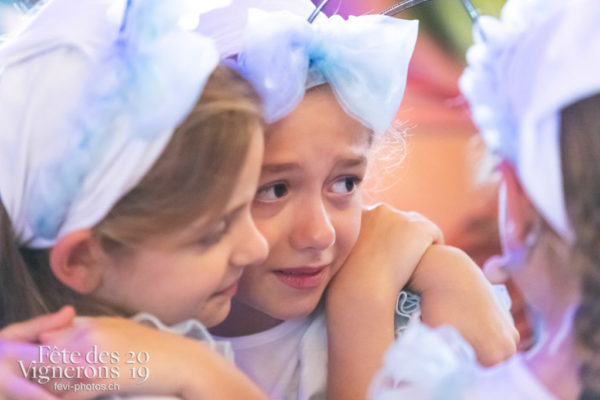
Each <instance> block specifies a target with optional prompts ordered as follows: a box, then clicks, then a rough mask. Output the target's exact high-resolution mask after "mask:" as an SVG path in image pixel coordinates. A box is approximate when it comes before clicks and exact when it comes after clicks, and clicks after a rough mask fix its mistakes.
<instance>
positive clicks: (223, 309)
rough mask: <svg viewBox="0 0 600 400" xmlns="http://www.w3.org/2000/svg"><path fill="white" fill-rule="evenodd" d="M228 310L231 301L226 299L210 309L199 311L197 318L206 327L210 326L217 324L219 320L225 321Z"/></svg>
mask: <svg viewBox="0 0 600 400" xmlns="http://www.w3.org/2000/svg"><path fill="white" fill-rule="evenodd" d="M230 310H231V301H228V302H226V303H224V304H222V305H220V306H219V307H218V308H215V309H211V310H209V312H205V313H201V314H200V315H199V316H198V317H197V319H198V320H199V321H200V322H202V324H203V325H204V326H206V327H207V328H212V327H213V326H216V325H219V324H220V323H221V322H223V321H225V318H227V315H228V314H229V311H230Z"/></svg>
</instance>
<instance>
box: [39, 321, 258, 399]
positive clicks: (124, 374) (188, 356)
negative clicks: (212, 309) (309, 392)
mask: <svg viewBox="0 0 600 400" xmlns="http://www.w3.org/2000/svg"><path fill="white" fill-rule="evenodd" d="M42 339H43V341H44V343H45V344H49V345H52V346H54V345H56V346H58V348H59V349H62V348H66V349H68V350H70V351H79V352H80V353H81V354H86V353H87V352H89V351H90V350H91V349H92V348H93V346H97V349H98V351H97V352H98V353H100V352H102V351H106V352H108V353H113V354H115V352H116V353H118V357H119V362H118V363H117V364H109V365H108V366H109V367H110V366H116V367H118V368H119V372H120V373H119V376H118V377H117V378H116V379H108V380H107V379H101V380H98V381H93V380H90V381H89V382H88V381H87V380H86V381H85V382H83V383H108V381H110V383H118V385H119V388H118V391H115V392H110V393H113V394H116V393H127V394H128V395H134V394H135V395H154V396H176V397H179V398H182V399H184V400H188V399H193V400H196V399H215V400H219V399H223V400H229V399H249V400H250V399H261V400H262V399H266V395H264V394H263V393H262V392H261V391H260V389H259V388H258V387H257V386H256V385H255V384H254V383H252V381H251V380H250V379H249V378H248V377H247V376H246V375H244V373H242V372H241V371H240V370H239V369H237V368H236V367H235V365H233V364H232V363H231V362H229V361H227V360H226V359H225V358H223V357H222V356H220V355H219V354H217V353H216V352H215V351H213V350H212V349H210V348H209V347H208V346H207V345H206V344H205V343H203V342H201V341H197V340H193V339H189V338H186V337H182V336H178V335H174V334H171V333H168V332H163V331H160V330H157V329H152V328H149V327H146V326H143V325H140V324H138V323H136V322H133V321H131V320H128V319H124V318H114V317H95V318H78V319H77V320H76V321H75V327H74V328H72V329H67V330H63V331H58V332H53V333H49V334H46V335H43V337H42ZM129 352H133V353H134V354H139V353H142V352H144V353H147V354H148V356H149V357H148V362H147V363H146V362H144V363H143V365H138V364H135V365H133V366H135V367H140V366H143V367H146V368H147V369H144V370H143V374H141V375H143V376H147V379H145V380H143V379H141V378H140V375H137V376H136V379H131V377H130V369H131V368H132V364H128V361H131V357H129V356H127V354H128V353H129ZM142 359H144V360H145V356H144V357H142ZM142 381H143V382H142ZM79 382H81V381H79ZM107 394H109V392H97V393H94V392H84V393H71V394H70V395H69V396H67V398H69V399H87V398H94V397H95V396H98V395H107Z"/></svg>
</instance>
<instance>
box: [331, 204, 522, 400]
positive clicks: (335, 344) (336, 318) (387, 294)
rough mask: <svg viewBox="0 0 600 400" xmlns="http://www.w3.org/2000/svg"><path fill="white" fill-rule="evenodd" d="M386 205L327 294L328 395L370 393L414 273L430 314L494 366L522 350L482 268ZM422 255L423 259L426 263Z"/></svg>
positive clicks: (370, 217) (367, 217)
mask: <svg viewBox="0 0 600 400" xmlns="http://www.w3.org/2000/svg"><path fill="white" fill-rule="evenodd" d="M406 222H407V221H406V219H405V218H404V217H403V216H402V214H398V213H395V212H394V211H393V210H392V209H391V208H389V207H381V206H380V207H378V208H376V209H374V210H371V211H368V212H366V213H365V214H364V215H363V226H362V228H361V234H360V237H359V240H358V243H357V245H356V246H355V248H354V249H353V251H352V253H351V255H350V257H349V258H348V260H347V261H346V263H345V264H344V266H343V267H342V269H341V271H340V272H339V273H338V275H337V276H336V277H335V278H334V280H333V281H332V283H331V285H330V288H329V290H328V294H327V298H326V312H327V319H328V322H327V323H328V341H329V345H328V346H329V347H328V349H329V350H328V352H329V365H328V371H329V375H328V398H330V399H353V398H358V399H364V398H365V397H366V393H367V388H368V386H369V383H370V381H371V379H372V377H373V375H374V374H375V372H376V371H377V370H379V369H380V367H381V365H382V359H383V354H384V353H385V351H386V349H387V348H388V347H389V346H390V345H391V344H392V342H393V341H394V321H393V315H394V310H395V306H396V300H397V296H398V292H399V291H400V290H401V289H402V287H404V286H405V284H406V283H407V282H408V281H409V278H410V277H411V275H412V274H413V271H414V269H415V266H416V265H417V264H418V268H417V271H418V272H416V273H415V274H414V275H413V276H412V278H411V287H412V288H413V289H414V290H416V291H418V292H420V293H422V295H423V296H422V314H423V319H424V320H425V322H428V323H430V324H433V325H440V324H452V325H454V326H455V327H457V328H458V330H459V332H460V333H461V334H463V335H464V336H465V337H466V338H467V339H469V340H471V343H472V344H473V345H474V346H475V350H476V352H477V353H478V355H479V358H480V359H481V360H482V361H484V362H486V363H488V364H490V363H491V362H492V361H493V362H499V361H501V360H503V359H505V358H506V357H507V356H509V355H511V354H512V353H513V352H514V348H515V338H516V331H515V330H514V328H513V327H512V324H511V323H510V320H509V319H508V317H507V315H505V313H504V312H503V311H502V310H501V309H500V307H499V306H498V305H497V304H496V302H495V300H494V298H493V295H492V293H491V291H490V286H489V284H488V283H487V282H486V281H485V278H483V276H482V274H481V272H480V271H479V269H478V268H477V266H476V265H475V264H474V263H473V262H472V261H471V260H470V259H469V258H468V257H466V256H465V255H464V253H462V252H457V251H456V250H453V249H451V248H449V247H446V246H438V245H436V246H431V247H429V246H430V245H431V243H432V237H431V235H430V234H428V233H427V232H423V231H422V228H421V227H419V226H416V227H415V226H414V225H411V224H407V223H406ZM419 260H420V261H419Z"/></svg>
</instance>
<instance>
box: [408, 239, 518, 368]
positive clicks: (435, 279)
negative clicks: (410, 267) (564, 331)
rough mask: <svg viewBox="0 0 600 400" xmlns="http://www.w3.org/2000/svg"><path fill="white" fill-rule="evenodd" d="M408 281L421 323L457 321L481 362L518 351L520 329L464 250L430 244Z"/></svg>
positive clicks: (439, 323)
mask: <svg viewBox="0 0 600 400" xmlns="http://www.w3.org/2000/svg"><path fill="white" fill-rule="evenodd" d="M408 286H409V288H410V289H411V290H413V291H415V292H417V293H420V294H421V315H422V319H423V322H425V323H426V324H427V325H430V326H432V327H437V326H440V325H452V326H454V327H455V328H456V329H457V330H458V331H459V333H460V334H461V335H462V336H463V337H464V338H465V339H466V340H467V341H468V342H469V343H470V344H471V345H472V346H473V348H474V350H475V352H476V354H477V358H478V360H479V362H480V363H481V364H482V365H484V366H490V365H494V364H497V363H498V362H501V361H503V360H505V359H506V358H508V357H510V356H511V355H512V354H514V352H515V350H516V343H517V342H518V333H517V331H516V329H515V328H514V326H513V324H512V321H511V319H510V317H509V314H508V310H503V309H502V308H501V306H500V304H499V303H498V302H497V301H496V299H495V297H494V293H493V289H492V286H491V284H490V283H489V282H488V280H487V279H486V278H485V276H484V275H483V273H482V272H481V270H480V269H479V267H478V266H477V265H476V264H475V263H474V262H473V261H472V260H471V259H470V258H469V256H467V255H466V254H465V253H464V252H463V251H461V250H459V249H456V248H453V247H449V246H442V245H432V246H431V247H430V248H429V249H428V250H427V251H426V252H425V254H424V255H423V258H422V259H421V261H420V262H419V265H418V266H417V268H416V270H415V273H414V274H413V276H412V278H411V280H410V282H409V285H408Z"/></svg>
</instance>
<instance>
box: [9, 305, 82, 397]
mask: <svg viewBox="0 0 600 400" xmlns="http://www.w3.org/2000/svg"><path fill="white" fill-rule="evenodd" d="M74 316H75V312H74V310H73V308H72V307H64V308H63V309H61V310H60V311H58V312H56V313H54V314H49V315H43V316H40V317H37V318H33V319H30V320H28V321H25V322H19V323H15V324H11V325H8V326H7V327H5V328H4V329H2V330H0V399H21V400H57V397H55V396H53V395H51V394H50V393H48V392H46V391H45V390H44V389H43V388H42V387H41V386H39V385H37V384H36V383H34V382H31V381H29V380H28V379H27V378H26V377H24V376H23V372H22V371H21V369H20V367H19V364H18V363H19V361H21V362H22V363H23V364H24V365H29V363H30V362H32V361H35V360H37V359H38V357H39V347H38V346H37V345H36V344H35V343H38V342H39V336H40V334H42V333H43V332H46V331H50V330H54V329H59V328H63V327H65V326H68V325H70V324H71V323H72V322H73V318H74Z"/></svg>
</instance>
